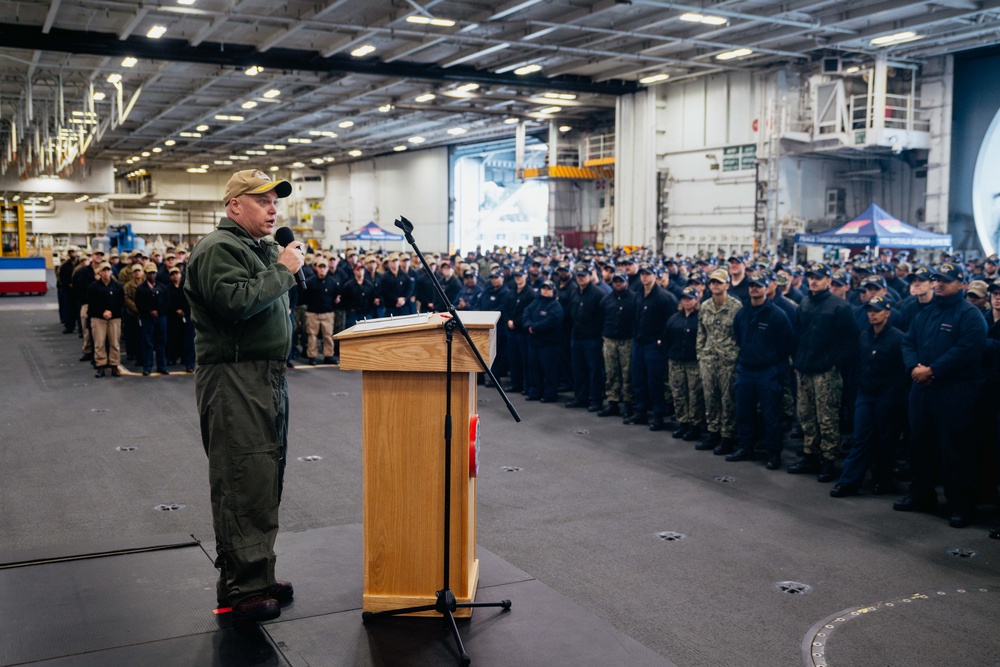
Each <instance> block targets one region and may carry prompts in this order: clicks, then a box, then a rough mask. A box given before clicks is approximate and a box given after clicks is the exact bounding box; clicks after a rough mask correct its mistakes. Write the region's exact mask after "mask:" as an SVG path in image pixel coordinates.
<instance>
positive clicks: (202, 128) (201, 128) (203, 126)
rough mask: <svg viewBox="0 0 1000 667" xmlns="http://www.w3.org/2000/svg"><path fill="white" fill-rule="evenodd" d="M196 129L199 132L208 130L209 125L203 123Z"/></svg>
mask: <svg viewBox="0 0 1000 667" xmlns="http://www.w3.org/2000/svg"><path fill="white" fill-rule="evenodd" d="M194 129H195V130H197V131H198V132H206V131H208V125H204V124H202V125H199V126H198V127H196V128H194Z"/></svg>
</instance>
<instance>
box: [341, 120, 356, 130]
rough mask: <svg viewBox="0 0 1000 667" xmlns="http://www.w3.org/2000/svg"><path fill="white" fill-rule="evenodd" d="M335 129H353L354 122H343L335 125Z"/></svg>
mask: <svg viewBox="0 0 1000 667" xmlns="http://www.w3.org/2000/svg"><path fill="white" fill-rule="evenodd" d="M337 127H342V128H344V129H345V130H346V129H347V128H349V127H354V121H353V120H345V121H343V122H340V123H337Z"/></svg>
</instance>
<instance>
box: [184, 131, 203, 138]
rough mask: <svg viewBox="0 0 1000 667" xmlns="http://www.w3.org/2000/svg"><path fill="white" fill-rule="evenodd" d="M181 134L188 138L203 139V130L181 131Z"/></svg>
mask: <svg viewBox="0 0 1000 667" xmlns="http://www.w3.org/2000/svg"><path fill="white" fill-rule="evenodd" d="M180 135H181V136H182V137H186V138H188V139H201V132H181V133H180Z"/></svg>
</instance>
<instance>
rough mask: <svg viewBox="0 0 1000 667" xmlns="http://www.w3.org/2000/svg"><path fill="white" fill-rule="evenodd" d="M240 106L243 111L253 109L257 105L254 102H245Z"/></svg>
mask: <svg viewBox="0 0 1000 667" xmlns="http://www.w3.org/2000/svg"><path fill="white" fill-rule="evenodd" d="M240 106H241V107H243V108H244V109H253V108H255V107H256V106H257V103H256V102H254V101H253V100H247V101H246V102H244V103H243V104H241V105H240Z"/></svg>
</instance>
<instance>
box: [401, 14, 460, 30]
mask: <svg viewBox="0 0 1000 667" xmlns="http://www.w3.org/2000/svg"><path fill="white" fill-rule="evenodd" d="M406 22H407V23H416V24H417V25H436V26H438V27H440V28H450V27H452V26H453V25H455V21H453V20H452V19H439V18H434V17H432V16H423V15H421V14H412V15H410V16H407V17H406Z"/></svg>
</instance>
